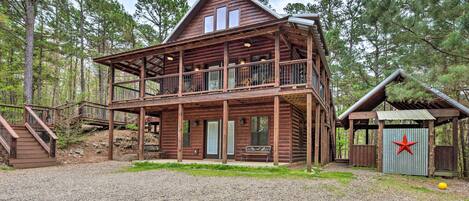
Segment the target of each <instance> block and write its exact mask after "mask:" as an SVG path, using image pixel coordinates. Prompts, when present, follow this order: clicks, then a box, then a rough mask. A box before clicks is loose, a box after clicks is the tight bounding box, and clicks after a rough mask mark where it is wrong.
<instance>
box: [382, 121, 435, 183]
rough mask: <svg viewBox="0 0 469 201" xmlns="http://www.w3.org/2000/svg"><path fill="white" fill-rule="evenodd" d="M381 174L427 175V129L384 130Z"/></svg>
mask: <svg viewBox="0 0 469 201" xmlns="http://www.w3.org/2000/svg"><path fill="white" fill-rule="evenodd" d="M383 172H384V173H394V174H407V175H422V176H427V175H428V129H427V128H406V129H399V128H393V129H384V130H383Z"/></svg>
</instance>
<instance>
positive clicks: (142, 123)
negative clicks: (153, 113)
mask: <svg viewBox="0 0 469 201" xmlns="http://www.w3.org/2000/svg"><path fill="white" fill-rule="evenodd" d="M144 138H145V108H143V107H141V108H140V117H139V123H138V160H144V159H145V157H144V146H145V144H144V142H145V141H144Z"/></svg>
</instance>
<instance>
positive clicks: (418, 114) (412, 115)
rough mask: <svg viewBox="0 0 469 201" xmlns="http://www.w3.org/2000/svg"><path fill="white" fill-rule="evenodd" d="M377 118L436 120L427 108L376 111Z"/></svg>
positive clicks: (383, 119)
mask: <svg viewBox="0 0 469 201" xmlns="http://www.w3.org/2000/svg"><path fill="white" fill-rule="evenodd" d="M376 114H377V116H378V120H382V121H387V120H423V121H424V120H436V118H435V117H433V116H432V114H430V112H428V110H395V111H376Z"/></svg>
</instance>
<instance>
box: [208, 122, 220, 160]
mask: <svg viewBox="0 0 469 201" xmlns="http://www.w3.org/2000/svg"><path fill="white" fill-rule="evenodd" d="M219 130H220V127H219V121H207V127H206V135H207V139H206V149H205V150H206V153H205V154H206V157H207V158H218V144H219V141H218V139H219Z"/></svg>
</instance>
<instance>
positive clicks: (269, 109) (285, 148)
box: [161, 102, 292, 162]
mask: <svg viewBox="0 0 469 201" xmlns="http://www.w3.org/2000/svg"><path fill="white" fill-rule="evenodd" d="M229 107H230V108H229V120H234V121H235V159H236V160H241V153H243V152H244V151H245V147H246V146H248V145H251V127H250V122H251V118H250V117H253V116H268V117H269V145H273V143H274V142H273V138H274V136H273V133H274V127H273V126H274V116H273V114H274V107H273V102H272V104H262V105H248V106H239V105H233V106H231V105H230V106H229ZM291 113H292V109H291V105H290V104H288V103H285V102H280V136H279V162H291V156H290V153H291V152H290V149H291V148H290V140H291V132H292V131H291V120H290V117H291ZM222 118H223V106H222V105H221V104H220V105H219V106H217V107H210V108H191V109H189V108H187V109H184V120H189V121H191V139H190V146H189V147H183V158H184V159H203V158H204V153H205V150H204V141H205V135H204V133H205V126H204V124H205V123H204V122H205V121H206V120H222ZM241 118H244V119H245V124H244V125H241V124H240V119H241ZM195 120H198V121H199V125H197V126H195V125H194V124H193V123H192V122H193V121H195ZM220 126H222V124H221V122H220ZM161 132H162V134H161V150H162V151H164V152H166V154H167V157H168V158H170V159H175V158H176V157H177V152H176V150H177V110H165V111H163V112H162V125H161ZM195 150H198V154H194V151H195ZM250 159H252V160H258V161H265V157H260V158H256V157H252V158H250ZM270 160H272V156H271V157H270Z"/></svg>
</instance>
